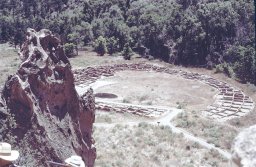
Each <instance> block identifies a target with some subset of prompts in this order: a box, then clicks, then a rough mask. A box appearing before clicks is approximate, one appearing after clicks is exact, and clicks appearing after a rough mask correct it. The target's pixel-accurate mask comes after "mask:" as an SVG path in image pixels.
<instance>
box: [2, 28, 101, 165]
mask: <svg viewBox="0 0 256 167" xmlns="http://www.w3.org/2000/svg"><path fill="white" fill-rule="evenodd" d="M20 58H21V60H22V63H21V65H20V67H19V69H18V71H17V73H16V74H15V75H13V76H10V77H9V78H8V80H7V81H6V84H5V87H4V89H3V92H2V98H3V100H2V101H3V102H2V103H3V105H5V106H6V110H7V112H6V113H7V115H9V114H11V115H13V117H14V120H15V121H16V124H17V125H16V127H13V128H11V129H9V130H10V131H11V135H13V136H16V139H15V141H14V143H13V144H14V145H16V147H18V149H20V152H21V159H20V161H19V164H21V165H24V166H51V165H50V164H48V163H47V161H56V162H63V161H64V160H65V159H66V158H67V157H69V156H71V155H72V154H78V155H80V156H82V157H83V159H84V161H85V162H86V164H87V166H93V164H94V160H95V158H96V149H95V148H94V145H93V139H92V125H93V122H94V119H95V102H94V97H93V92H92V90H88V91H87V93H85V94H84V95H83V96H82V97H79V96H78V94H77V92H76V90H75V86H74V76H73V74H72V71H71V65H70V63H69V60H68V59H67V57H66V56H65V54H64V52H63V48H62V46H61V44H60V40H59V39H58V38H56V37H55V36H54V35H52V33H51V32H50V31H49V30H45V29H43V30H41V31H39V32H36V31H35V30H33V29H28V31H27V40H26V41H25V43H24V44H23V46H22V49H21V52H20ZM2 103H1V102H0V104H2ZM7 117H8V116H7ZM7 131H8V130H7ZM6 134H7V133H6ZM7 138H8V136H6V139H7ZM3 139H5V137H3Z"/></svg>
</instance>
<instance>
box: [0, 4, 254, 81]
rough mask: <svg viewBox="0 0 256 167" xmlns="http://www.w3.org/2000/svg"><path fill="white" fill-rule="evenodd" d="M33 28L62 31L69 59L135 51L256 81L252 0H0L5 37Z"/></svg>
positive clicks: (1, 36) (20, 36)
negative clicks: (81, 50) (80, 51)
mask: <svg viewBox="0 0 256 167" xmlns="http://www.w3.org/2000/svg"><path fill="white" fill-rule="evenodd" d="M28 27H31V28H34V29H36V30H39V29H42V28H47V29H50V30H51V31H53V32H54V33H56V34H59V37H60V38H61V39H62V41H63V44H64V46H65V50H66V53H67V54H69V55H71V56H72V54H76V53H75V52H74V50H76V49H77V48H78V47H79V46H86V45H91V46H94V48H95V50H96V51H97V52H98V53H99V54H101V55H103V54H105V53H109V54H110V55H112V54H115V53H122V54H123V55H124V58H126V59H129V58H130V56H131V55H132V52H138V53H140V54H141V55H143V56H145V57H148V58H158V59H161V60H164V61H166V62H169V63H174V64H178V65H184V66H196V67H207V68H215V69H216V72H224V73H226V74H227V75H229V76H230V77H234V78H237V79H239V80H240V81H241V82H244V83H246V82H250V83H254V84H256V56H255V8H254V3H253V1H252V0H109V1H107V0H0V42H11V43H12V44H14V45H15V47H16V46H19V45H21V43H22V41H23V40H24V36H25V31H26V29H27V28H28Z"/></svg>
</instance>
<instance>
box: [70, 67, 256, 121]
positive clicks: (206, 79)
mask: <svg viewBox="0 0 256 167" xmlns="http://www.w3.org/2000/svg"><path fill="white" fill-rule="evenodd" d="M125 70H132V71H148V72H152V71H154V72H159V73H166V74H170V75H177V76H181V77H183V78H185V79H189V80H194V81H197V82H201V83H204V84H206V85H209V86H211V87H212V88H214V89H217V90H218V92H219V93H218V94H217V95H216V96H215V97H214V99H215V102H214V104H212V105H210V106H208V107H207V109H206V110H205V111H203V115H205V116H206V117H209V118H211V119H215V120H218V121H222V122H224V121H227V120H230V119H233V118H239V117H242V116H245V115H246V114H248V113H249V112H251V111H252V110H253V109H254V106H255V104H254V102H253V100H252V99H251V98H250V97H249V96H247V95H245V94H244V92H242V91H241V90H240V89H238V88H235V87H233V86H231V85H229V84H228V83H226V82H223V81H220V80H217V79H215V78H213V77H211V76H208V75H204V74H199V73H193V72H186V71H183V70H176V69H171V68H169V67H160V66H156V65H152V64H146V63H136V64H134V63H133V64H114V65H107V66H96V67H87V68H85V69H76V70H74V75H75V83H76V85H77V86H78V87H81V88H83V87H88V86H90V84H92V83H94V82H96V81H97V80H98V79H100V78H101V77H110V76H113V75H114V74H115V72H117V71H125ZM96 108H97V109H101V110H102V109H104V110H106V111H108V110H109V108H112V110H115V111H117V110H118V111H122V112H124V111H125V110H126V111H127V112H132V113H134V114H137V115H143V116H146V117H148V116H150V117H151V116H156V115H159V113H160V112H152V111H153V110H148V111H145V110H144V111H141V110H138V109H136V110H133V111H131V110H128V109H125V108H124V107H123V106H120V105H119V107H117V106H115V107H111V105H109V104H103V103H96ZM152 113H156V114H152Z"/></svg>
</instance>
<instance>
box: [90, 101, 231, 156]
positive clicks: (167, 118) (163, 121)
mask: <svg viewBox="0 0 256 167" xmlns="http://www.w3.org/2000/svg"><path fill="white" fill-rule="evenodd" d="M100 102H101V103H103V102H104V101H100ZM107 103H110V102H107ZM111 104H113V105H116V103H114V102H111ZM118 104H120V103H118ZM121 105H127V106H133V105H132V104H121ZM138 106H139V107H141V108H145V109H148V108H152V107H149V106H146V105H134V107H138ZM154 107H157V106H154ZM158 108H164V109H167V112H166V113H165V114H164V115H163V116H161V117H160V118H157V119H148V120H146V121H144V122H146V123H148V124H152V125H158V122H159V125H164V126H169V127H170V128H171V129H172V131H173V132H174V133H179V134H183V135H184V137H185V138H186V139H188V140H190V141H193V142H196V143H198V144H199V145H201V146H202V147H205V148H207V149H213V150H216V151H218V152H219V154H221V155H222V156H224V157H225V158H227V159H230V158H231V154H230V153H229V152H227V151H226V150H223V149H220V148H218V147H216V146H215V145H214V144H211V143H208V142H207V141H206V140H204V139H202V138H200V137H195V136H194V135H193V134H191V133H189V132H187V131H185V130H184V129H181V128H177V127H175V126H174V125H173V124H172V123H171V120H172V119H173V118H175V117H176V116H177V115H178V114H179V113H181V112H183V111H182V110H180V109H176V108H168V107H163V106H159V107H158ZM139 123H140V121H131V122H115V123H94V126H95V127H105V128H111V127H114V126H116V125H118V124H119V125H129V126H138V125H139Z"/></svg>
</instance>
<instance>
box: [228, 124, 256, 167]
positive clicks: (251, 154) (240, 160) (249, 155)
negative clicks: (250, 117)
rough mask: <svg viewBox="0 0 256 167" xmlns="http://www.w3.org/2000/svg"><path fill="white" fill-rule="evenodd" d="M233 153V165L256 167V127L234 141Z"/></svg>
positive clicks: (247, 130)
mask: <svg viewBox="0 0 256 167" xmlns="http://www.w3.org/2000/svg"><path fill="white" fill-rule="evenodd" d="M232 153H233V154H232V161H233V162H232V163H234V164H235V165H236V166H238V167H255V166H256V158H255V156H256V125H254V126H251V127H249V128H247V129H245V130H243V131H242V132H240V133H239V135H238V136H237V137H236V138H235V140H234V144H233V147H232Z"/></svg>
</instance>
